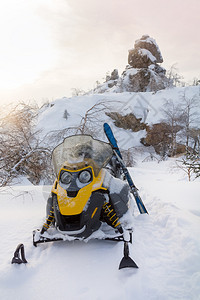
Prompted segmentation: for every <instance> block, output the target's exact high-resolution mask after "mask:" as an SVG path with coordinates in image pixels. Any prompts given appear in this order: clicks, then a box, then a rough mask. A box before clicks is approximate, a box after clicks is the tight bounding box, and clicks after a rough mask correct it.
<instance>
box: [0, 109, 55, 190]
mask: <svg viewBox="0 0 200 300" xmlns="http://www.w3.org/2000/svg"><path fill="white" fill-rule="evenodd" d="M37 112H38V107H37V106H33V105H32V106H31V105H27V104H24V103H20V104H18V105H17V106H16V107H15V108H13V109H12V111H11V112H10V113H8V114H7V115H6V116H5V117H2V118H1V119H0V125H1V129H0V157H1V158H0V186H5V185H8V184H10V183H11V181H12V180H13V178H15V177H16V176H18V175H24V176H27V178H28V179H29V180H30V181H31V182H32V183H33V184H38V183H39V182H40V180H42V179H48V180H49V173H51V172H49V173H48V172H47V170H48V169H50V151H49V149H47V148H45V147H43V146H41V141H40V140H39V139H38V136H39V134H38V133H39V132H38V131H36V130H35V129H34V128H35V127H34V125H35V124H34V122H35V119H36V116H37Z"/></svg>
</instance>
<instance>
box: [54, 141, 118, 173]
mask: <svg viewBox="0 0 200 300" xmlns="http://www.w3.org/2000/svg"><path fill="white" fill-rule="evenodd" d="M112 154H113V152H112V148H111V146H110V145H109V144H107V143H105V142H102V141H99V140H96V139H94V138H93V137H91V136H90V135H73V136H69V137H67V138H65V139H64V141H63V142H62V143H61V144H59V145H58V146H57V147H56V148H55V149H54V150H53V153H52V161H53V165H54V170H55V172H56V174H57V176H58V174H59V171H60V169H61V168H62V167H64V168H67V169H71V170H78V169H82V168H83V167H85V166H88V165H91V166H92V167H93V169H94V173H95V176H97V175H98V173H99V171H100V170H101V169H102V168H103V167H104V166H106V164H107V163H108V162H109V160H110V159H111V157H112Z"/></svg>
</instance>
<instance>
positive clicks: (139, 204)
mask: <svg viewBox="0 0 200 300" xmlns="http://www.w3.org/2000/svg"><path fill="white" fill-rule="evenodd" d="M104 132H105V134H106V136H107V138H108V141H109V143H110V145H111V146H112V149H113V152H114V154H115V155H116V157H117V160H118V162H119V163H120V165H121V167H122V171H123V173H124V175H125V177H126V179H127V181H128V184H129V186H130V188H131V193H132V194H133V196H134V198H135V201H136V204H137V207H138V209H139V212H140V213H141V214H144V213H146V214H148V211H147V209H146V207H145V205H144V203H143V202H142V199H141V198H140V195H139V193H138V191H137V188H136V186H135V185H134V183H133V180H132V178H131V175H130V173H129V171H128V169H127V167H126V165H125V164H124V161H123V158H122V155H121V152H120V150H119V147H118V144H117V141H116V139H115V137H114V134H113V132H112V129H111V128H110V125H109V124H108V123H104Z"/></svg>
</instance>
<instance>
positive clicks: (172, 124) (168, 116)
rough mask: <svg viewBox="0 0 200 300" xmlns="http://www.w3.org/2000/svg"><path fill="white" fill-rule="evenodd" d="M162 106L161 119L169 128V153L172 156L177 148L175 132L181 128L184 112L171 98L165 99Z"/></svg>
mask: <svg viewBox="0 0 200 300" xmlns="http://www.w3.org/2000/svg"><path fill="white" fill-rule="evenodd" d="M163 107H164V108H163V109H162V113H163V116H164V119H163V120H162V121H163V122H164V123H166V124H167V125H168V128H169V129H170V140H171V141H170V145H169V155H170V156H174V155H175V154H176V150H177V133H178V132H179V131H180V130H181V129H182V126H181V123H182V120H183V118H184V114H183V111H182V110H181V109H180V107H179V105H176V104H175V103H174V101H173V100H166V101H165V103H164V105H163Z"/></svg>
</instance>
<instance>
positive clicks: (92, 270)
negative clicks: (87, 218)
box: [0, 160, 200, 300]
mask: <svg viewBox="0 0 200 300" xmlns="http://www.w3.org/2000/svg"><path fill="white" fill-rule="evenodd" d="M172 164H173V160H168V161H166V162H161V163H159V164H158V163H157V162H145V163H138V164H137V166H136V167H135V168H133V169H131V173H132V176H133V178H134V182H135V184H136V186H138V188H139V192H140V195H141V197H142V199H143V201H144V203H145V206H146V207H147V209H148V211H149V215H139V213H138V211H137V208H136V207H135V217H134V234H133V245H132V246H130V254H131V257H132V258H133V259H134V260H135V262H136V263H137V265H138V266H139V269H122V270H120V271H119V270H118V265H119V262H120V259H121V257H122V252H123V245H122V244H121V243H115V242H109V241H97V240H92V241H89V242H88V243H84V242H81V241H74V242H57V243H48V244H42V245H39V246H38V247H37V248H35V247H34V246H33V245H32V230H34V229H35V228H38V227H40V226H41V225H42V223H43V221H44V216H45V203H46V199H47V196H48V192H49V187H45V186H44V187H43V186H38V187H34V186H32V185H24V186H19V185H17V186H13V187H12V188H6V189H1V190H0V207H1V213H0V236H1V246H0V299H2V300H11V299H16V300H25V299H28V300H36V299H37V300H40V299H41V300H43V299H49V300H51V299H70V300H79V299H84V300H85V299H87V300H88V299H94V300H103V299H105V300H112V299H113V300H114V299H115V300H122V299H126V300H132V299H135V300H146V299H148V300H150V299H154V300H177V299H180V300H198V299H200V201H199V200H200V199H199V195H200V181H199V180H195V181H192V182H188V181H187V178H185V177H184V174H183V173H181V172H182V171H181V170H179V171H177V170H176V172H175V171H174V170H173V168H172ZM20 242H23V243H24V245H25V251H26V258H27V260H28V264H27V265H11V259H12V256H13V252H14V250H15V248H16V246H17V244H18V243H20Z"/></svg>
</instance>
